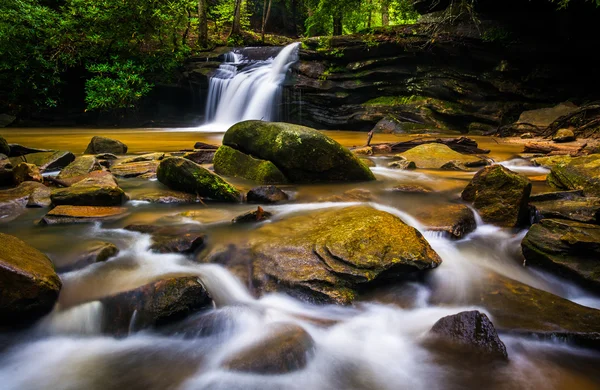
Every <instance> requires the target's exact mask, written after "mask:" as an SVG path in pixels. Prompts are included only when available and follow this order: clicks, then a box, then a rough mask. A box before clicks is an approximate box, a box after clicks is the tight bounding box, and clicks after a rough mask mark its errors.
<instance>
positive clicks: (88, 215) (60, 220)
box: [40, 205, 127, 225]
mask: <svg viewBox="0 0 600 390" xmlns="http://www.w3.org/2000/svg"><path fill="white" fill-rule="evenodd" d="M125 213H127V209H126V208H124V207H97V206H70V205H63V206H56V207H55V208H53V209H52V210H50V212H48V214H46V215H45V216H44V217H43V218H42V219H41V221H40V224H42V225H57V224H70V223H92V222H102V221H107V220H113V219H117V218H121V217H123V216H124V215H125Z"/></svg>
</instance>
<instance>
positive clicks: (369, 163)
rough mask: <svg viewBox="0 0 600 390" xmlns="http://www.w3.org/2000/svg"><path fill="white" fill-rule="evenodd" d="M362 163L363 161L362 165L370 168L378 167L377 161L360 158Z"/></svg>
mask: <svg viewBox="0 0 600 390" xmlns="http://www.w3.org/2000/svg"><path fill="white" fill-rule="evenodd" d="M360 161H362V163H363V164H365V165H366V166H368V167H369V168H373V167H376V166H377V164H375V161H373V160H371V159H370V158H366V157H360Z"/></svg>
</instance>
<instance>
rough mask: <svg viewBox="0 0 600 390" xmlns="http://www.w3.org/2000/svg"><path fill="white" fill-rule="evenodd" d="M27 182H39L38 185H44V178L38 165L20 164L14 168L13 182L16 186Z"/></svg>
mask: <svg viewBox="0 0 600 390" xmlns="http://www.w3.org/2000/svg"><path fill="white" fill-rule="evenodd" d="M26 181H37V182H38V183H42V182H43V181H44V178H43V177H42V173H41V172H40V169H39V168H38V167H37V166H36V165H33V164H28V163H20V164H19V165H17V166H16V167H14V168H13V182H14V183H15V184H16V185H19V184H21V183H23V182H26Z"/></svg>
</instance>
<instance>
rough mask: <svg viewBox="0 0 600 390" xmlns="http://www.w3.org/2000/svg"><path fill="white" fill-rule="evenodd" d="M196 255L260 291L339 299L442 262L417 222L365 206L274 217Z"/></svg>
mask: <svg viewBox="0 0 600 390" xmlns="http://www.w3.org/2000/svg"><path fill="white" fill-rule="evenodd" d="M399 238H401V239H399ZM200 260H201V261H204V262H215V263H221V264H224V265H225V266H226V267H227V268H229V269H230V270H232V272H234V273H235V274H236V275H238V276H239V277H240V278H241V279H242V280H243V281H250V283H251V286H250V287H251V288H252V289H254V290H255V291H257V292H258V293H265V292H270V291H283V292H288V293H290V294H292V295H294V296H297V297H299V298H301V299H305V300H309V301H315V302H335V303H341V304H348V303H350V302H352V301H353V300H354V298H355V297H356V294H357V291H356V289H357V288H359V286H368V285H369V284H370V283H372V282H374V281H375V280H377V281H378V282H380V281H384V280H386V279H387V278H390V279H396V280H397V278H398V277H401V276H402V275H407V274H411V273H415V272H420V271H423V270H428V269H431V268H435V267H437V266H438V265H439V264H440V263H441V259H440V258H439V256H438V255H437V253H435V251H434V250H433V249H432V248H431V247H430V246H429V244H428V243H427V241H426V240H425V238H423V236H422V235H421V233H419V232H418V231H417V230H416V229H414V228H413V227H410V226H408V225H406V224H405V223H404V222H402V220H400V219H399V218H397V217H396V216H394V215H392V214H389V213H386V212H383V211H379V210H376V209H373V208H371V207H367V206H355V207H347V208H332V209H328V210H324V211H323V210H319V211H313V212H310V213H308V214H304V215H296V216H292V217H289V218H287V219H285V220H280V221H274V222H273V223H270V224H265V225H262V226H260V227H259V228H258V229H256V230H253V231H251V232H250V237H249V238H248V240H247V242H245V243H244V242H242V243H241V244H239V245H238V246H235V245H227V243H223V244H222V245H221V246H220V247H217V248H215V249H213V250H212V251H211V252H210V253H208V254H207V255H205V256H202V257H200Z"/></svg>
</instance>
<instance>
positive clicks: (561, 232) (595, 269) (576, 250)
mask: <svg viewBox="0 0 600 390" xmlns="http://www.w3.org/2000/svg"><path fill="white" fill-rule="evenodd" d="M521 246H522V250H523V256H525V260H526V262H527V264H529V265H536V266H539V267H541V268H544V269H547V270H550V271H554V272H556V273H558V274H560V275H563V276H566V277H569V278H571V279H574V280H576V281H579V282H580V283H583V284H585V285H588V286H592V287H594V288H596V289H600V226H598V225H591V224H587V223H581V222H574V221H567V220H560V219H543V220H542V221H541V222H540V223H536V224H534V225H533V226H532V227H531V229H529V232H527V235H526V236H525V238H524V239H523V242H522V243H521Z"/></svg>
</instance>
